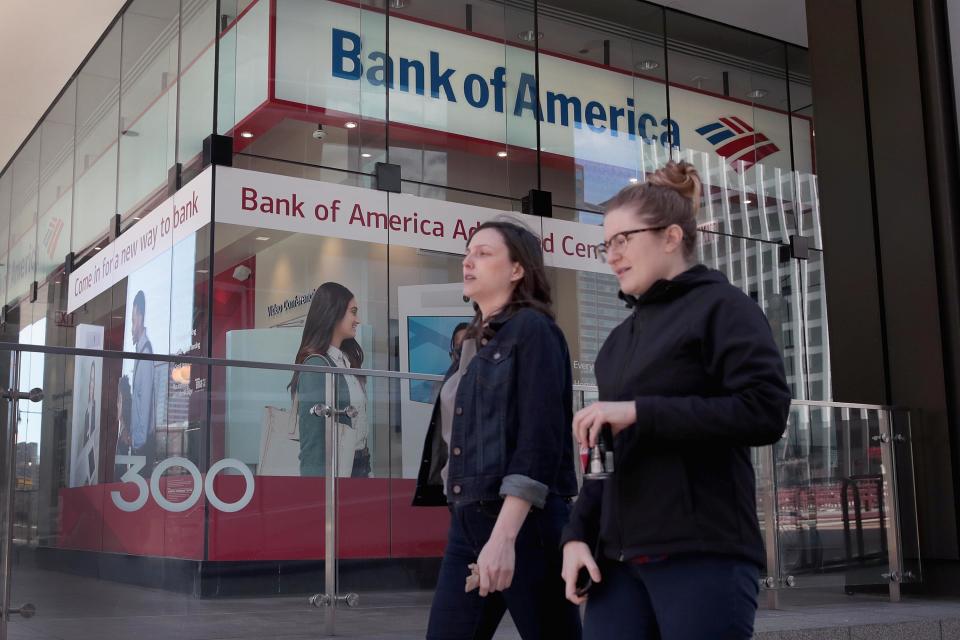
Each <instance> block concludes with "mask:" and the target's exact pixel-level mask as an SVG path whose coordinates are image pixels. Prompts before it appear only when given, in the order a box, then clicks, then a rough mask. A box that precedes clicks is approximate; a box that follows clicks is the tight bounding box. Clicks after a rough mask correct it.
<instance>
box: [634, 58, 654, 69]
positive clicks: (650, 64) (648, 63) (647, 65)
mask: <svg viewBox="0 0 960 640" xmlns="http://www.w3.org/2000/svg"><path fill="white" fill-rule="evenodd" d="M633 68H634V69H636V70H637V71H653V70H654V69H659V68H660V63H659V62H657V61H656V60H641V61H640V62H638V63H637V64H635V65H633Z"/></svg>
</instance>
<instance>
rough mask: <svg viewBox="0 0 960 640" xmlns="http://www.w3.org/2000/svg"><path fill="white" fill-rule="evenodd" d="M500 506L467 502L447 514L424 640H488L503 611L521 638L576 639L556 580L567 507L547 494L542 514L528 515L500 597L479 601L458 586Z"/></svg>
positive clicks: (575, 618) (573, 613)
mask: <svg viewBox="0 0 960 640" xmlns="http://www.w3.org/2000/svg"><path fill="white" fill-rule="evenodd" d="M501 505H502V502H495V503H472V504H468V505H464V506H460V507H455V508H453V509H452V512H451V516H450V532H449V534H448V537H447V549H446V552H445V553H444V555H443V562H442V563H441V565H440V579H439V581H438V583H437V592H436V594H434V596H433V605H432V606H431V607H430V624H429V626H428V628H427V639H428V640H486V639H488V638H493V634H494V632H495V631H496V630H497V626H498V625H499V624H500V620H501V619H502V618H503V614H504V612H505V611H507V610H509V611H510V617H511V618H513V622H514V624H516V626H517V630H518V631H519V632H520V637H521V638H523V640H566V639H570V640H578V639H579V638H580V616H579V614H578V611H577V608H576V607H575V606H574V605H572V604H570V603H569V602H568V601H567V600H566V598H564V586H563V580H562V579H561V578H560V568H561V565H562V556H561V553H560V550H559V544H560V531H561V529H563V526H564V525H565V524H566V522H567V518H568V517H569V514H570V505H569V503H568V502H567V500H565V499H563V498H560V497H558V496H553V495H551V496H550V497H548V498H547V503H546V504H545V505H544V508H543V509H531V510H530V513H529V514H528V515H527V518H526V520H525V521H524V523H523V527H521V529H520V533H519V535H518V536H517V542H516V565H515V567H514V575H513V582H512V583H511V585H510V588H508V589H507V590H506V591H502V592H497V593H492V594H490V595H488V596H487V597H486V598H481V597H480V595H479V590H477V589H475V590H473V591H471V592H470V593H464V591H463V586H464V583H465V582H466V579H467V576H468V575H470V570H469V569H467V565H468V564H470V563H472V562H476V561H477V556H478V555H479V554H480V550H481V549H482V548H483V545H484V543H486V541H487V540H488V539H489V537H490V532H491V531H492V530H493V525H494V523H495V522H496V520H497V515H498V514H499V511H500V506H501Z"/></svg>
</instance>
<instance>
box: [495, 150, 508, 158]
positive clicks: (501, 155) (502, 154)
mask: <svg viewBox="0 0 960 640" xmlns="http://www.w3.org/2000/svg"><path fill="white" fill-rule="evenodd" d="M497 157H498V158H506V157H507V152H506V151H497Z"/></svg>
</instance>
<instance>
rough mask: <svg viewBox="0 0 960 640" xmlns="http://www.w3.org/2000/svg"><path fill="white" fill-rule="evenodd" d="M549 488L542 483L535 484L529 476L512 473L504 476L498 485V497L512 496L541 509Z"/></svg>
mask: <svg viewBox="0 0 960 640" xmlns="http://www.w3.org/2000/svg"><path fill="white" fill-rule="evenodd" d="M549 491H550V488H549V487H547V485H545V484H543V483H542V482H537V481H536V480H534V479H533V478H531V477H529V476H524V475H520V474H518V473H514V474H511V475H508V476H504V478H503V482H502V483H501V484H500V496H501V497H503V498H505V497H507V496H513V497H515V498H520V499H521V500H526V501H527V502H529V503H530V504H532V505H533V506H535V507H537V508H538V509H542V508H543V505H545V504H546V503H547V494H548V493H549Z"/></svg>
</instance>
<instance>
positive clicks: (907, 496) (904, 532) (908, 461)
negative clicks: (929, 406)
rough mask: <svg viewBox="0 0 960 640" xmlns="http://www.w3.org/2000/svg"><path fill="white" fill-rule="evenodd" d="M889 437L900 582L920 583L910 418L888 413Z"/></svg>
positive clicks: (902, 413) (906, 414) (897, 412)
mask: <svg viewBox="0 0 960 640" xmlns="http://www.w3.org/2000/svg"><path fill="white" fill-rule="evenodd" d="M890 417H891V422H892V435H893V447H892V450H893V459H894V465H895V467H896V485H897V513H898V515H899V519H898V523H899V525H900V558H901V562H902V563H903V580H904V582H921V581H922V580H923V564H922V562H921V558H920V533H919V527H918V524H917V488H916V483H915V478H916V475H915V474H916V472H915V470H914V463H913V429H912V414H911V413H910V412H909V411H904V410H900V409H894V410H892V411H891V412H890Z"/></svg>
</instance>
